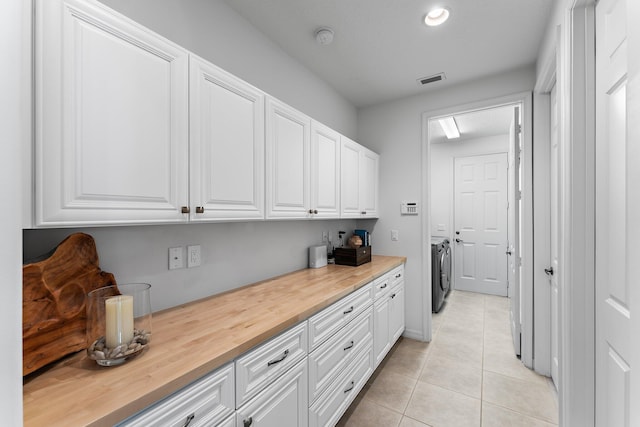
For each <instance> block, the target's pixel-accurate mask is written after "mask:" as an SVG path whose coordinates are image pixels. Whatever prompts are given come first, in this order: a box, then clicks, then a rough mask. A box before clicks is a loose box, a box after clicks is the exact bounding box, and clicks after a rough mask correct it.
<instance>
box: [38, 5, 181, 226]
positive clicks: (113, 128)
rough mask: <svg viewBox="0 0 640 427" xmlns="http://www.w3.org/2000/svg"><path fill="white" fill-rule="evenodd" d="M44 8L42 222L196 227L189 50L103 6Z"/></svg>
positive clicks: (40, 164)
mask: <svg viewBox="0 0 640 427" xmlns="http://www.w3.org/2000/svg"><path fill="white" fill-rule="evenodd" d="M36 7H37V9H36V20H37V21H36V26H35V27H36V55H35V64H36V67H35V72H36V75H35V87H36V90H35V93H36V112H35V116H36V145H35V158H36V163H35V165H36V166H35V179H36V183H35V188H36V198H35V200H36V210H35V211H36V214H35V216H36V218H35V219H36V225H38V226H70V225H81V226H82V225H93V224H136V223H154V222H162V223H167V222H185V221H187V219H188V216H187V215H186V214H183V213H181V207H182V206H188V182H187V179H188V135H189V129H188V125H189V123H188V95H189V94H188V85H189V76H188V67H189V60H188V58H189V55H188V52H187V51H185V50H184V49H182V48H180V47H178V46H176V45H175V44H173V43H171V42H169V41H167V40H165V39H164V38H162V37H160V36H158V35H156V34H155V33H153V32H151V31H149V30H147V29H145V28H144V27H142V26H140V25H137V24H136V23H135V22H133V21H131V20H129V19H127V18H125V17H123V16H122V15H120V14H117V13H115V12H113V11H111V10H110V9H108V8H106V7H104V6H102V5H101V4H100V3H97V2H92V1H78V0H38V1H37V2H36Z"/></svg>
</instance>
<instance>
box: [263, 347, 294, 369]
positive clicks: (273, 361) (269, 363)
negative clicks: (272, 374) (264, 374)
mask: <svg viewBox="0 0 640 427" xmlns="http://www.w3.org/2000/svg"><path fill="white" fill-rule="evenodd" d="M288 355H289V349H287V350H285V351H284V353H282V356H280V357H279V358H277V359H274V360H271V361H270V362H267V366H271V365H275V364H276V363H280V362H282V361H283V360H284V359H286V358H287V356H288Z"/></svg>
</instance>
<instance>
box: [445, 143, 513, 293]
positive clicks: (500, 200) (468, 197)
mask: <svg viewBox="0 0 640 427" xmlns="http://www.w3.org/2000/svg"><path fill="white" fill-rule="evenodd" d="M454 192H455V206H454V210H455V213H454V215H455V229H456V236H455V258H454V263H455V287H456V289H460V290H466V291H473V292H482V293H487V294H494V295H502V296H506V295H507V255H506V251H507V154H506V153H500V154H489V155H482V156H470V157H459V158H456V159H455V189H454Z"/></svg>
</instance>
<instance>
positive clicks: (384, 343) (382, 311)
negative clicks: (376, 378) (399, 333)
mask: <svg viewBox="0 0 640 427" xmlns="http://www.w3.org/2000/svg"><path fill="white" fill-rule="evenodd" d="M390 348H391V344H390V342H389V297H388V296H385V297H383V298H382V299H381V300H379V301H376V303H375V305H374V306H373V354H374V356H375V366H378V365H379V364H380V362H382V360H383V359H384V357H385V356H386V355H387V353H388V352H389V349H390Z"/></svg>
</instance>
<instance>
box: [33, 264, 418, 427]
mask: <svg viewBox="0 0 640 427" xmlns="http://www.w3.org/2000/svg"><path fill="white" fill-rule="evenodd" d="M405 261H406V258H404V257H388V256H375V255H374V256H373V258H372V262H370V263H367V264H364V265H361V266H359V267H348V266H341V265H328V266H327V267H322V268H318V269H304V270H299V271H296V272H293V273H290V274H286V275H283V276H279V277H276V278H273V279H269V280H265V281H262V282H259V283H256V284H253V285H249V286H246V287H243V288H240V289H236V290H233V291H229V292H226V293H223V294H220V295H215V296H212V297H209V298H206V299H203V300H199V301H195V302H192V303H189V304H185V305H181V306H178V307H175V308H171V309H168V310H165V311H161V312H158V313H154V315H153V325H152V328H153V330H152V333H153V338H152V340H151V344H150V345H149V348H148V349H147V350H146V352H145V353H143V354H142V355H141V356H139V357H137V358H135V359H133V360H131V361H129V362H127V363H125V364H124V365H121V366H117V367H110V368H107V367H100V366H98V365H97V364H96V363H95V362H94V361H93V360H90V359H88V358H87V357H86V354H85V352H84V351H82V352H80V353H77V354H76V355H74V356H72V357H70V358H68V359H66V360H63V361H62V362H60V363H59V364H58V365H57V366H55V367H53V368H51V369H49V370H48V371H46V372H43V373H42V374H40V375H38V376H37V377H35V378H29V379H28V380H27V382H26V383H25V384H24V387H23V398H24V425H25V426H27V427H32V426H54V425H60V426H65V427H69V426H84V425H91V426H111V425H113V424H114V423H117V422H119V421H121V420H123V419H125V418H127V417H128V416H130V415H133V414H134V413H136V412H138V411H140V410H141V409H143V408H145V407H147V406H149V405H150V404H152V403H154V402H156V401H158V400H160V399H162V398H164V397H166V396H168V395H169V394H171V393H173V392H175V391H178V390H179V389H181V388H182V387H184V386H186V385H188V384H189V383H191V382H193V381H195V380H196V379H198V378H200V377H202V376H203V375H205V374H207V373H209V372H211V371H213V370H214V369H216V368H218V367H220V366H222V365H224V364H225V363H227V362H230V361H232V360H233V359H234V358H236V357H237V356H239V355H241V354H242V353H244V352H246V351H247V350H249V349H251V348H252V347H254V346H256V345H257V344H260V343H261V342H263V341H265V340H267V339H269V338H271V337H273V336H274V335H276V334H278V333H280V332H282V331H284V330H285V329H287V328H289V327H291V326H293V325H295V324H296V323H298V322H300V321H302V320H305V319H307V318H308V317H310V316H312V315H313V314H315V313H317V312H318V311H320V310H322V309H323V308H325V307H327V306H329V305H331V304H332V303H334V302H335V301H337V300H339V299H340V298H342V297H344V296H346V295H348V294H349V293H351V292H352V291H354V290H356V289H358V288H359V287H361V286H363V285H365V284H367V283H369V282H370V281H371V280H373V279H375V278H376V277H379V276H381V275H382V274H384V273H385V272H387V271H389V270H391V269H393V268H394V267H397V266H399V265H401V264H403V263H404V262H405Z"/></svg>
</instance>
